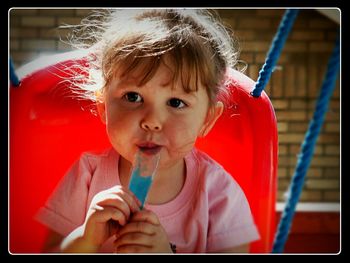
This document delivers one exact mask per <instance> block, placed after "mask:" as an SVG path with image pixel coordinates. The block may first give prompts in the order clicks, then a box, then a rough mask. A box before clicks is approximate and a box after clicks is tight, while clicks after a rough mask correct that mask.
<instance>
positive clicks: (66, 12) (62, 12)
mask: <svg viewBox="0 0 350 263" xmlns="http://www.w3.org/2000/svg"><path fill="white" fill-rule="evenodd" d="M39 14H40V15H45V16H75V10H74V9H73V8H69V9H66V8H65V9H62V8H60V9H58V8H54V9H39Z"/></svg>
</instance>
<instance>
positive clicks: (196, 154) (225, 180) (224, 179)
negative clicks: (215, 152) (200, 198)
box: [191, 148, 240, 191]
mask: <svg viewBox="0 0 350 263" xmlns="http://www.w3.org/2000/svg"><path fill="white" fill-rule="evenodd" d="M191 158H192V159H193V162H194V167H195V169H196V170H197V173H198V176H199V177H200V178H201V181H202V183H203V184H204V185H205V187H206V190H207V191H213V190H215V191H217V190H222V189H224V188H230V189H232V188H240V187H239V185H238V183H237V182H236V181H235V179H234V178H233V177H232V175H231V174H229V173H228V172H227V171H226V170H225V168H224V167H223V166H222V165H221V164H219V163H218V162H217V161H215V160H214V159H213V158H211V157H210V156H209V155H208V154H206V153H205V152H202V151H200V150H198V149H196V148H195V149H193V151H192V152H191Z"/></svg>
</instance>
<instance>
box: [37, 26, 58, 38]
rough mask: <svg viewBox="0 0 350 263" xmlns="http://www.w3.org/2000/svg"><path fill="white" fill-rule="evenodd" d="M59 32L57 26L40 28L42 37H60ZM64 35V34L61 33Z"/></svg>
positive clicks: (40, 36)
mask: <svg viewBox="0 0 350 263" xmlns="http://www.w3.org/2000/svg"><path fill="white" fill-rule="evenodd" d="M59 32H61V31H58V29H57V28H40V29H39V38H41V39H55V40H58V39H59ZM61 36H63V35H61Z"/></svg>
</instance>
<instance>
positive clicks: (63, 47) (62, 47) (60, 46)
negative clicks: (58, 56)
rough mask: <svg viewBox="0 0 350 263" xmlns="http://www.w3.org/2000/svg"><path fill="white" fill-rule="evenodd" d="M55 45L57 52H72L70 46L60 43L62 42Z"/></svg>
mask: <svg viewBox="0 0 350 263" xmlns="http://www.w3.org/2000/svg"><path fill="white" fill-rule="evenodd" d="M57 45H58V46H57V50H59V51H70V50H73V47H72V46H71V45H70V44H68V43H65V42H62V41H59V42H57Z"/></svg>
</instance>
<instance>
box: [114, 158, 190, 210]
mask: <svg viewBox="0 0 350 263" xmlns="http://www.w3.org/2000/svg"><path fill="white" fill-rule="evenodd" d="M118 168H119V179H120V183H121V185H122V186H123V187H128V186H129V181H130V173H131V164H130V163H129V162H128V161H127V160H125V159H124V158H123V157H121V156H120V158H119V167H118ZM185 180H186V165H185V160H184V159H182V160H179V161H178V162H177V163H175V164H174V165H172V166H171V167H166V168H163V169H162V168H159V169H158V171H157V174H156V175H155V177H154V181H153V183H152V186H151V190H150V192H149V193H148V197H147V203H149V204H151V205H160V204H164V203H168V202H170V201H171V200H173V199H174V198H175V197H176V196H177V195H178V194H179V193H180V192H181V189H182V187H183V186H184V184H185Z"/></svg>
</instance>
